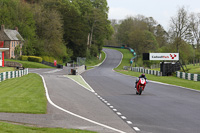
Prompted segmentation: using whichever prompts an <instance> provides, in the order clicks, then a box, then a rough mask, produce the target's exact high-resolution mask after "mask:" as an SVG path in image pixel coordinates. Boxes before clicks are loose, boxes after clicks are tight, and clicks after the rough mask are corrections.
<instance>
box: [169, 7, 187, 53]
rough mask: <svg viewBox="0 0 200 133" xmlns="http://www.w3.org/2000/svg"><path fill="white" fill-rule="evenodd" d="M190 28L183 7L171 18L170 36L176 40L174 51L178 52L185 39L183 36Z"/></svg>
mask: <svg viewBox="0 0 200 133" xmlns="http://www.w3.org/2000/svg"><path fill="white" fill-rule="evenodd" d="M189 28H190V22H189V17H188V12H187V11H186V9H185V7H182V8H179V9H178V12H177V14H176V16H175V17H172V18H171V25H170V34H171V39H172V40H176V49H177V52H179V47H180V45H181V42H182V40H184V39H185V35H186V34H187V33H188V30H189Z"/></svg>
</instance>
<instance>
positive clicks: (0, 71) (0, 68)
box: [0, 67, 15, 73]
mask: <svg viewBox="0 0 200 133" xmlns="http://www.w3.org/2000/svg"><path fill="white" fill-rule="evenodd" d="M8 71H15V68H14V67H0V73H2V72H8Z"/></svg>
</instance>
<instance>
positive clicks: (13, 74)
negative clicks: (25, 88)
mask: <svg viewBox="0 0 200 133" xmlns="http://www.w3.org/2000/svg"><path fill="white" fill-rule="evenodd" d="M27 74H28V68H26V69H24V70H19V71H9V72H3V73H0V82H1V81H4V80H6V79H11V78H16V77H22V76H24V75H27Z"/></svg>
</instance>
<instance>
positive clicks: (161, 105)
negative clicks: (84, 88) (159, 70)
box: [82, 49, 200, 133]
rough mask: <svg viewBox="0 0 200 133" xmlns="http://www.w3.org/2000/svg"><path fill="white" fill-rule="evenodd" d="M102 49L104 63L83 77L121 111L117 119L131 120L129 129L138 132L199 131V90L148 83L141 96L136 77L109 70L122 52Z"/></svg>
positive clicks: (189, 132) (113, 66) (118, 59)
mask: <svg viewBox="0 0 200 133" xmlns="http://www.w3.org/2000/svg"><path fill="white" fill-rule="evenodd" d="M104 51H105V53H106V54H107V58H106V60H105V61H104V63H103V64H102V65H100V66H99V67H97V68H95V69H92V70H89V71H86V72H84V73H83V74H82V76H83V78H84V79H85V80H86V81H87V83H88V84H89V85H90V86H91V87H92V88H93V89H94V91H95V92H96V93H98V95H100V96H101V97H102V98H103V99H105V100H106V101H108V102H109V103H110V104H111V105H112V106H113V107H114V108H115V109H116V110H117V112H118V113H120V114H121V115H119V117H120V118H121V116H124V117H125V118H126V119H123V120H124V121H125V122H127V121H128V122H130V123H129V126H130V127H131V128H132V129H134V128H135V129H136V131H137V130H139V131H140V132H141V133H199V132H200V93H199V92H196V91H192V90H189V89H184V88H181V87H174V86H169V85H162V84H158V83H153V82H150V83H149V84H148V85H147V86H146V88H145V91H144V92H143V94H142V95H141V96H138V95H135V90H134V89H133V87H134V82H135V80H136V77H130V76H125V75H123V74H119V73H117V72H115V71H113V70H112V69H113V68H115V67H116V66H117V65H118V64H119V63H120V61H121V58H122V55H121V53H120V52H118V51H116V50H111V49H104ZM138 76H139V75H138ZM158 78H159V77H158ZM147 79H148V76H147ZM174 82H176V81H174ZM111 110H112V108H111ZM113 112H114V113H116V112H115V111H113Z"/></svg>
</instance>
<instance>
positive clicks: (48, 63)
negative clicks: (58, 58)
mask: <svg viewBox="0 0 200 133" xmlns="http://www.w3.org/2000/svg"><path fill="white" fill-rule="evenodd" d="M41 63H42V64H44V65H47V66H51V67H56V68H63V65H61V64H56V66H55V65H54V63H51V62H47V61H42V62H41Z"/></svg>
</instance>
